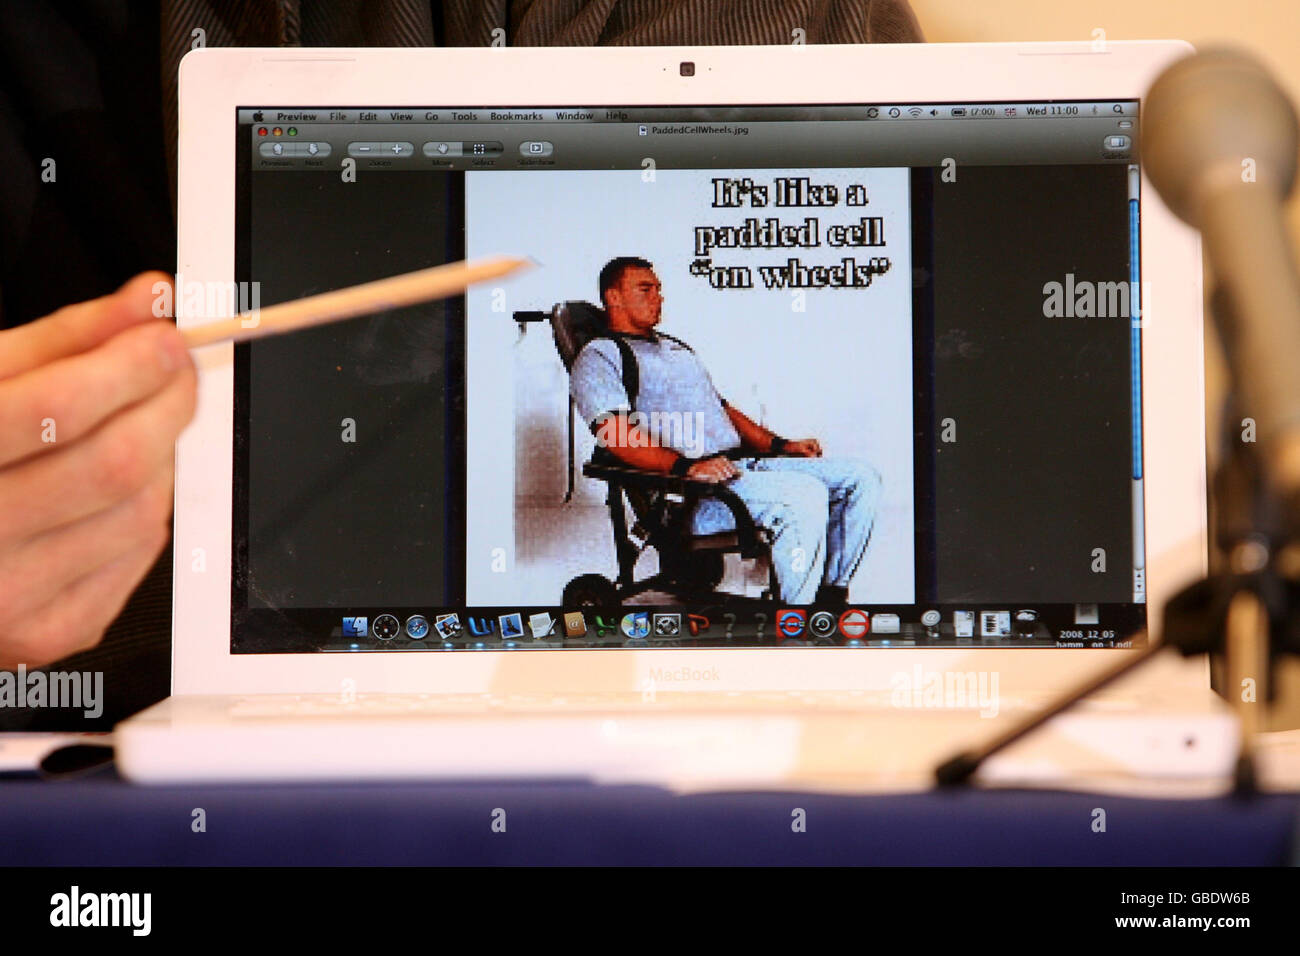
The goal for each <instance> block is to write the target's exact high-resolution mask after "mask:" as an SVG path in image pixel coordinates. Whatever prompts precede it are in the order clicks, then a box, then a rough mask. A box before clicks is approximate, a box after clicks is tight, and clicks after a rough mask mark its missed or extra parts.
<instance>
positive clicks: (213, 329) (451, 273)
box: [177, 256, 530, 349]
mask: <svg viewBox="0 0 1300 956" xmlns="http://www.w3.org/2000/svg"><path fill="white" fill-rule="evenodd" d="M529 264H530V262H529V260H528V259H516V258H512V257H509V256H499V257H496V258H492V259H477V260H475V261H474V262H450V263H447V264H446V265H442V266H434V267H433V268H431V269H419V270H417V271H415V272H407V273H405V274H404V275H399V276H392V277H391V278H388V279H379V280H377V281H375V282H364V283H362V284H361V285H354V286H350V287H348V288H346V289H338V290H336V291H334V292H323V293H321V294H320V295H312V296H307V297H306V298H305V299H295V300H293V301H292V302H284V303H281V304H280V305H273V306H270V307H268V308H265V309H259V310H257V311H255V312H241V313H240V314H238V315H236V316H234V317H233V318H229V319H220V320H218V321H216V322H208V323H205V324H203V325H197V326H194V327H193V328H188V329H182V330H181V335H182V337H183V338H184V339H185V345H186V347H187V348H191V349H196V348H201V347H203V346H205V345H212V344H213V343H215V342H244V341H247V340H248V339H259V338H262V337H263V336H267V335H281V334H283V333H285V332H294V331H296V330H298V329H305V328H310V327H311V326H315V325H324V324H326V323H327V322H338V321H340V320H342V319H351V318H355V317H356V316H358V315H369V314H371V313H374V312H382V311H384V310H386V309H397V308H401V307H402V306H407V305H415V304H416V303H418V302H428V301H430V300H431V299H444V298H446V297H447V296H450V295H455V294H456V293H457V292H463V291H464V290H465V289H466V288H468V287H469V286H471V285H473V284H474V283H476V282H483V281H485V280H487V279H497V278H500V277H501V276H506V275H509V274H510V273H512V272H514V271H515V270H517V269H520V268H523V267H524V266H526V265H529ZM180 294H181V293H180V292H179V291H178V292H177V296H178V297H179V295H180Z"/></svg>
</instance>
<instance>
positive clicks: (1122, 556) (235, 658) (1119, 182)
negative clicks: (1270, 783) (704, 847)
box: [117, 42, 1232, 785]
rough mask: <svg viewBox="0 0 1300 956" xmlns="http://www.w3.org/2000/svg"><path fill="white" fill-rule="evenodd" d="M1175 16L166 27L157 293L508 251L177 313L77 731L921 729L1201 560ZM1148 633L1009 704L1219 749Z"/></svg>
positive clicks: (165, 775)
mask: <svg viewBox="0 0 1300 956" xmlns="http://www.w3.org/2000/svg"><path fill="white" fill-rule="evenodd" d="M1188 50H1189V48H1188V47H1187V46H1186V45H1185V44H1181V43H1174V42H1140V43H1111V44H1107V45H1105V46H1104V48H1101V49H1096V48H1094V47H1093V46H1092V45H1088V44H1031V45H940V46H836V47H802V46H792V47H788V48H773V47H752V48H748V47H730V48H704V47H702V48H646V49H529V50H524V49H517V50H513V49H483V50H469V49H445V50H414V49H405V50H376V49H370V50H319V49H318V50H282V49H277V50H201V51H198V52H195V53H192V54H190V55H189V56H188V57H187V58H186V59H185V61H184V63H183V64H182V68H181V87H180V90H181V102H180V110H181V113H180V120H181V122H180V130H181V133H180V136H181V139H180V180H179V211H180V212H179V215H180V248H179V255H178V265H177V280H178V290H177V297H176V301H177V305H178V321H179V323H180V324H181V325H182V326H183V327H184V326H189V325H194V324H198V323H200V322H203V321H207V320H209V319H211V318H213V317H215V315H216V314H229V313H231V312H233V311H236V310H239V309H249V308H255V307H260V306H268V305H271V304H274V303H276V302H281V301H285V300H290V299H294V298H298V297H301V296H304V295H309V294H312V293H317V292H322V291H327V290H330V289H335V288H341V287H344V286H348V285H351V284H355V283H359V282H365V281H368V280H372V279H377V278H382V277H385V276H390V275H395V274H399V273H402V272H407V271H410V270H413V269H417V268H422V267H426V266H430V265H435V264H438V263H441V262H447V261H454V260H457V259H461V258H474V257H478V256H483V255H489V254H496V253H505V254H515V255H525V256H530V257H532V258H533V259H534V260H535V263H536V265H535V266H534V267H533V268H532V269H530V270H529V271H527V272H526V273H521V274H519V275H518V276H516V277H512V278H510V279H509V280H507V281H502V282H500V283H497V284H488V285H484V286H478V287H474V288H472V289H471V290H470V291H469V292H468V293H467V294H466V295H464V296H460V297H457V298H455V299H451V300H447V301H444V302H436V303H431V304H428V305H425V306H421V307H415V308H408V309H403V310H397V311H389V312H385V313H382V314H379V315H376V316H373V317H369V318H364V319H359V320H355V321H352V322H347V323H341V324H337V325H330V326H326V327H322V328H318V329H314V330H310V331H306V332H301V333H297V334H293V335H289V336H283V337H276V338H268V339H264V340H261V341H256V342H252V343H246V344H243V345H239V346H232V345H229V344H225V345H216V346H212V347H209V348H207V349H205V350H203V351H202V352H200V353H199V355H198V361H199V365H200V369H201V378H200V402H199V408H198V412H197V416H196V419H195V421H194V423H193V424H192V425H191V426H190V428H189V429H188V430H187V431H186V432H185V434H184V435H183V436H182V438H181V440H180V443H179V446H178V452H177V478H176V519H175V556H176V564H175V602H174V611H175V614H174V621H175V625H174V635H173V642H174V652H173V653H174V664H173V696H172V697H171V698H170V699H168V700H166V701H164V702H162V703H160V704H158V705H157V706H155V707H153V708H150V709H149V710H148V711H146V712H144V713H142V714H140V715H138V716H137V717H135V718H132V719H131V720H129V721H127V722H125V723H124V724H123V725H122V726H121V727H119V728H118V732H117V746H118V762H119V766H120V767H121V768H122V770H123V772H124V773H125V774H126V775H127V776H128V777H130V778H132V779H135V780H139V781H147V782H165V781H184V780H213V779H235V778H246V779H295V778H297V779H301V778H352V777H428V776H444V777H456V776H466V775H489V776H494V777H505V776H519V775H525V776H536V775H542V776H572V775H582V776H589V777H592V778H594V779H599V780H645V781H650V782H655V781H661V782H676V783H682V782H686V783H690V782H700V783H704V782H716V783H718V784H731V785H778V784H783V783H784V784H792V783H801V782H807V781H809V780H813V779H822V780H831V779H838V780H851V779H857V777H855V775H858V776H860V775H862V774H864V773H866V774H870V773H878V774H883V775H888V774H913V775H918V774H919V775H921V776H922V777H923V776H924V774H925V773H926V772H927V771H928V768H929V767H930V766H932V765H933V763H934V762H935V761H937V760H939V759H941V758H943V757H945V756H948V755H950V753H951V752H952V750H953V749H954V748H956V747H957V746H959V745H965V744H969V743H973V742H977V741H979V740H982V739H984V738H986V737H988V736H990V735H991V734H993V733H994V732H995V731H996V730H997V729H998V728H1000V727H1001V726H1004V725H1005V724H1004V722H1005V721H1007V720H1010V719H1012V718H1013V717H1014V716H1016V715H1018V714H1022V713H1024V711H1025V709H1026V708H1029V707H1032V706H1034V705H1035V704H1037V703H1041V702H1042V701H1044V700H1046V699H1047V698H1048V697H1050V696H1051V695H1052V694H1053V693H1056V692H1059V691H1060V690H1062V689H1064V688H1065V687H1067V686H1069V685H1070V684H1072V683H1074V682H1076V681H1077V680H1079V679H1080V678H1081V677H1083V676H1085V675H1086V674H1087V673H1089V672H1093V671H1098V670H1100V669H1102V668H1105V667H1107V666H1109V665H1111V664H1113V663H1114V662H1115V660H1116V659H1117V656H1118V655H1124V654H1126V653H1132V652H1133V650H1134V649H1135V648H1138V647H1141V646H1143V645H1144V643H1145V642H1146V641H1148V640H1151V639H1153V637H1158V634H1157V630H1158V625H1159V613H1158V612H1159V609H1160V608H1161V607H1162V605H1163V602H1164V600H1165V599H1166V598H1167V597H1168V596H1169V595H1170V594H1171V593H1173V591H1174V590H1176V589H1177V588H1178V587H1179V586H1181V585H1183V584H1184V583H1187V582H1189V581H1190V580H1192V579H1193V578H1195V577H1196V576H1198V575H1200V574H1202V573H1203V572H1204V568H1205V563H1206V501H1205V459H1204V445H1203V435H1204V418H1203V407H1204V395H1203V381H1202V367H1203V366H1202V352H1201V341H1202V339H1201V283H1200V270H1201V262H1200V247H1199V242H1198V240H1197V237H1196V235H1195V234H1194V233H1193V232H1191V231H1190V230H1188V229H1186V228H1185V227H1183V226H1182V225H1181V224H1179V223H1177V222H1176V221H1175V219H1174V218H1173V216H1172V215H1171V214H1170V213H1169V212H1168V211H1167V210H1166V209H1165V208H1164V206H1163V205H1162V204H1161V203H1160V201H1159V199H1158V198H1157V197H1156V196H1155V195H1154V192H1153V191H1152V190H1151V189H1150V188H1149V187H1148V186H1147V184H1146V182H1145V180H1144V177H1143V176H1142V173H1141V168H1140V165H1139V162H1138V156H1139V147H1140V128H1141V95H1142V93H1143V91H1144V90H1145V89H1146V88H1147V86H1148V85H1149V84H1150V82H1151V80H1152V79H1153V78H1154V77H1155V76H1156V75H1157V74H1158V73H1159V72H1160V70H1161V69H1162V68H1163V67H1164V66H1166V65H1167V64H1169V63H1170V62H1172V61H1173V60H1174V59H1176V58H1178V57H1180V56H1183V55H1185V54H1186V53H1187V52H1188ZM1139 303H1140V313H1139ZM774 439H778V440H774ZM700 462H705V463H708V462H711V464H706V466H705V467H700V466H699V463H700ZM708 479H721V480H708ZM1162 674H1163V675H1164V676H1162V677H1161V678H1160V679H1159V680H1158V681H1156V682H1155V684H1152V683H1151V682H1148V684H1147V685H1144V686H1146V687H1147V690H1146V691H1138V690H1133V689H1129V690H1126V691H1123V692H1122V693H1120V695H1119V697H1118V698H1115V697H1112V699H1111V700H1110V703H1109V705H1108V707H1101V708H1099V709H1098V708H1096V707H1094V708H1093V710H1092V711H1089V710H1088V709H1087V708H1085V709H1084V710H1083V712H1082V717H1080V716H1078V715H1076V716H1075V717H1074V718H1060V719H1058V721H1057V722H1055V724H1054V725H1053V727H1054V729H1050V730H1049V734H1051V733H1056V734H1057V735H1058V736H1059V735H1064V736H1068V737H1070V738H1071V739H1072V740H1073V744H1072V745H1071V746H1073V747H1075V750H1076V751H1079V752H1085V751H1086V752H1087V753H1089V754H1092V755H1093V756H1095V757H1096V758H1097V761H1098V763H1099V766H1100V765H1105V766H1106V767H1109V768H1110V769H1115V768H1116V767H1119V768H1121V769H1123V768H1129V769H1132V768H1133V767H1141V768H1145V769H1147V770H1151V771H1155V772H1162V773H1169V774H1191V773H1200V772H1208V770H1217V769H1220V768H1222V767H1226V766H1227V765H1228V764H1229V763H1230V761H1231V753H1230V751H1231V740H1232V738H1231V726H1230V723H1229V722H1228V721H1226V720H1225V719H1224V718H1223V716H1222V714H1221V713H1220V712H1219V711H1217V710H1216V709H1215V708H1214V706H1213V704H1212V702H1211V701H1210V699H1209V698H1210V696H1211V695H1210V692H1209V690H1208V674H1207V668H1206V666H1205V665H1204V662H1193V663H1190V664H1174V663H1169V664H1168V665H1167V666H1166V667H1165V668H1164V669H1163V670H1162ZM1153 687H1154V689H1155V691H1158V693H1155V696H1154V697H1152V696H1151V693H1152V688H1153ZM1143 694H1146V695H1147V696H1145V697H1144V696H1142V695H1143ZM1156 698H1159V700H1158V701H1157V700H1156ZM1161 707H1164V708H1165V710H1164V711H1162V714H1163V716H1164V717H1165V718H1169V717H1170V714H1171V713H1174V712H1175V711H1177V712H1178V714H1182V716H1181V717H1177V719H1166V720H1165V721H1164V723H1159V724H1151V727H1154V728H1156V729H1153V730H1150V732H1149V733H1145V732H1144V733H1143V734H1135V733H1133V732H1132V726H1133V725H1132V724H1131V723H1129V724H1122V723H1118V724H1117V723H1115V722H1114V719H1113V718H1114V717H1115V716H1116V714H1119V715H1120V716H1122V717H1124V718H1125V719H1132V718H1133V716H1134V714H1137V713H1145V712H1149V711H1151V710H1152V709H1153V708H1154V709H1156V710H1159V709H1160V708H1161ZM1169 708H1173V710H1172V711H1171V710H1169ZM1184 712H1185V713H1184ZM1089 713H1092V714H1093V717H1094V718H1095V719H1094V720H1092V722H1091V723H1089V721H1088V719H1087V718H1088V714H1089ZM1197 715H1199V716H1197ZM1175 716H1177V715H1175ZM1069 719H1073V720H1074V721H1075V723H1074V724H1073V725H1068V720H1069ZM1081 719H1082V721H1083V722H1082V723H1080V722H1079V721H1080V720H1081ZM1108 720H1109V721H1110V722H1109V723H1108V722H1107V721H1108ZM1189 721H1191V722H1192V723H1190V724H1189ZM1197 721H1199V723H1196V722H1197ZM1070 727H1073V729H1070ZM1189 727H1193V730H1194V731H1195V733H1200V734H1202V735H1203V737H1204V740H1203V742H1202V743H1201V745H1200V747H1199V748H1188V747H1187V746H1185V743H1186V738H1187V735H1188V733H1189V730H1188V728H1189ZM1089 735H1091V736H1089ZM1080 748H1082V750H1080ZM1207 755H1212V756H1210V757H1209V758H1207ZM1207 759H1208V760H1209V763H1208V764H1207V762H1206V761H1207ZM1207 768H1208V770H1207Z"/></svg>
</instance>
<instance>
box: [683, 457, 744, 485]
mask: <svg viewBox="0 0 1300 956" xmlns="http://www.w3.org/2000/svg"><path fill="white" fill-rule="evenodd" d="M738 474H740V472H739V471H737V470H736V466H735V465H733V464H732V463H731V459H730V458H728V457H727V456H726V455H714V456H713V457H712V458H702V459H700V460H699V461H697V462H696V463H695V464H693V465H691V467H690V468H688V469H687V470H686V477H687V478H693V479H695V480H696V481H707V482H711V483H713V484H717V483H718V482H720V481H726V480H727V479H729V478H735V477H736V476H737V475H738Z"/></svg>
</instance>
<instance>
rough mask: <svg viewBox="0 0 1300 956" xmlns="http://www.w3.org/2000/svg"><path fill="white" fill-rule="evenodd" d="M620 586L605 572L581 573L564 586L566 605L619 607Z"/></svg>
mask: <svg viewBox="0 0 1300 956" xmlns="http://www.w3.org/2000/svg"><path fill="white" fill-rule="evenodd" d="M621 603H622V602H621V601H619V599H618V588H616V587H614V582H613V581H611V580H610V579H609V578H607V577H605V576H604V575H603V574H580V575H578V576H577V577H576V578H574V579H573V580H572V581H570V582H569V583H568V584H566V585H565V586H564V597H563V598H562V599H561V604H562V605H563V606H564V607H566V608H570V607H618V606H619V604H621Z"/></svg>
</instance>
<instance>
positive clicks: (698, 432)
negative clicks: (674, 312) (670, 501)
mask: <svg viewBox="0 0 1300 956" xmlns="http://www.w3.org/2000/svg"><path fill="white" fill-rule="evenodd" d="M624 341H626V342H627V344H628V345H629V346H630V347H631V349H632V354H633V355H635V356H636V360H637V365H638V367H639V370H640V373H639V374H640V383H639V393H638V394H637V399H636V411H637V412H639V413H641V414H640V415H639V416H638V418H637V419H636V420H634V422H633V423H634V424H636V425H638V426H640V427H641V428H643V429H645V430H646V431H647V432H649V434H650V435H651V436H652V437H653V438H654V440H655V442H656V444H658V445H660V446H662V447H664V448H671V449H673V451H676V452H679V453H681V454H683V455H687V456H690V457H692V458H701V457H706V456H708V455H714V454H717V453H718V452H720V451H724V450H725V449H728V448H735V447H737V446H738V445H740V435H739V433H737V431H736V428H735V426H734V425H732V424H731V419H730V418H728V417H727V413H726V411H725V410H724V408H723V406H722V396H721V395H719V394H718V390H717V389H716V388H714V387H713V379H711V378H710V377H709V372H708V369H706V368H705V367H704V363H703V362H701V361H700V360H699V358H698V356H696V354H695V353H694V352H692V351H691V350H690V349H688V348H687V347H686V346H684V345H682V344H681V343H679V342H675V341H673V340H672V339H669V338H666V337H664V336H662V335H655V336H653V337H648V336H646V337H643V336H630V335H629V336H624ZM569 391H570V393H571V394H572V395H573V399H574V401H575V402H576V403H577V406H578V412H579V414H580V415H581V416H582V420H583V421H585V422H587V423H588V424H591V423H592V422H593V421H595V420H596V419H597V418H598V417H600V416H601V415H604V414H605V413H606V412H612V411H629V410H631V404H630V403H629V402H628V396H627V390H626V389H625V388H624V387H623V362H622V359H621V357H620V354H619V349H618V346H617V345H616V344H615V343H614V342H613V341H612V340H611V339H607V338H597V339H592V340H591V341H590V342H588V343H587V344H586V345H585V346H584V347H583V349H582V351H581V352H579V353H578V357H577V358H576V359H575V360H574V362H573V369H572V371H571V372H570V374H569Z"/></svg>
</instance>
